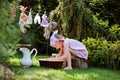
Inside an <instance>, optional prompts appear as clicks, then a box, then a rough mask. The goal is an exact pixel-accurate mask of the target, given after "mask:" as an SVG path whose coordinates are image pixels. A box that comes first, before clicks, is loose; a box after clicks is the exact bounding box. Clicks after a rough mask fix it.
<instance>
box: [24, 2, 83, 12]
mask: <svg viewBox="0 0 120 80" xmlns="http://www.w3.org/2000/svg"><path fill="white" fill-rule="evenodd" d="M75 3H78V2H73V3H71V4H70V5H68V6H66V7H64V8H63V9H62V10H58V12H59V11H63V10H65V9H67V8H68V7H69V6H71V5H73V4H75ZM81 3H82V2H81ZM25 12H27V13H29V11H25ZM37 13H39V12H32V14H37ZM48 13H50V12H48Z"/></svg>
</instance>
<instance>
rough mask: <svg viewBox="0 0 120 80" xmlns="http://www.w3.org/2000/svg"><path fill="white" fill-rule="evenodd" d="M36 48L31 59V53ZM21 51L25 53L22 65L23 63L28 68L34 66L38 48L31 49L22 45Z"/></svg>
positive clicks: (21, 61)
mask: <svg viewBox="0 0 120 80" xmlns="http://www.w3.org/2000/svg"><path fill="white" fill-rule="evenodd" d="M34 50H35V54H34V56H33V57H32V59H31V54H32V53H33V51H34ZM20 51H21V52H22V53H23V58H22V59H21V60H20V63H21V65H23V67H24V68H28V67H30V66H32V64H33V59H34V58H35V56H36V55H37V49H35V48H33V49H32V50H31V51H30V50H29V49H28V48H26V47H22V48H20Z"/></svg>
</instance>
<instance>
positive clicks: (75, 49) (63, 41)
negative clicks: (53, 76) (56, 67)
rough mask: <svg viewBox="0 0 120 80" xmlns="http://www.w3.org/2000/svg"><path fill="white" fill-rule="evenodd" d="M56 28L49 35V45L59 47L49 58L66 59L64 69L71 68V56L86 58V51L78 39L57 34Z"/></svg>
mask: <svg viewBox="0 0 120 80" xmlns="http://www.w3.org/2000/svg"><path fill="white" fill-rule="evenodd" d="M57 33H58V31H57V30H56V31H55V32H54V33H53V35H52V36H51V37H50V46H52V47H53V48H56V49H60V52H59V54H58V55H57V56H56V57H55V58H51V60H52V59H53V60H65V61H67V67H65V68H64V70H71V69H72V65H71V57H72V56H74V57H79V58H84V59H85V60H87V58H88V51H87V49H86V47H85V46H84V45H83V44H82V43H81V42H79V41H77V40H74V39H68V38H64V37H63V36H62V35H59V34H57Z"/></svg>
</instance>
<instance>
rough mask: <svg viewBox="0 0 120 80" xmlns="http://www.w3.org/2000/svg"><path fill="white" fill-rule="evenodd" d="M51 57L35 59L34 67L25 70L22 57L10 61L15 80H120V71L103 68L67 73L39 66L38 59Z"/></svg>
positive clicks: (18, 56)
mask: <svg viewBox="0 0 120 80" xmlns="http://www.w3.org/2000/svg"><path fill="white" fill-rule="evenodd" d="M43 57H49V56H38V55H37V57H35V59H34V63H33V66H32V67H30V68H23V67H22V66H21V65H20V63H19V62H20V58H22V55H17V56H15V57H14V58H10V59H9V63H10V64H9V65H11V68H12V70H13V71H14V73H15V80H120V71H115V70H107V69H101V68H91V67H89V68H88V69H83V70H80V69H73V70H69V71H65V70H62V69H51V68H43V67H40V66H39V62H38V59H39V58H43Z"/></svg>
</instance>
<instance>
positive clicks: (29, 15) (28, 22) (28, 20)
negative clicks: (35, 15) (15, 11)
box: [26, 12, 32, 24]
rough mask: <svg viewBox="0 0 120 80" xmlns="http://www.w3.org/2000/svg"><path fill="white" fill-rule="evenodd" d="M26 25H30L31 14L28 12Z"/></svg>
mask: <svg viewBox="0 0 120 80" xmlns="http://www.w3.org/2000/svg"><path fill="white" fill-rule="evenodd" d="M26 24H32V14H31V12H29V14H28V18H27V21H26Z"/></svg>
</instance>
